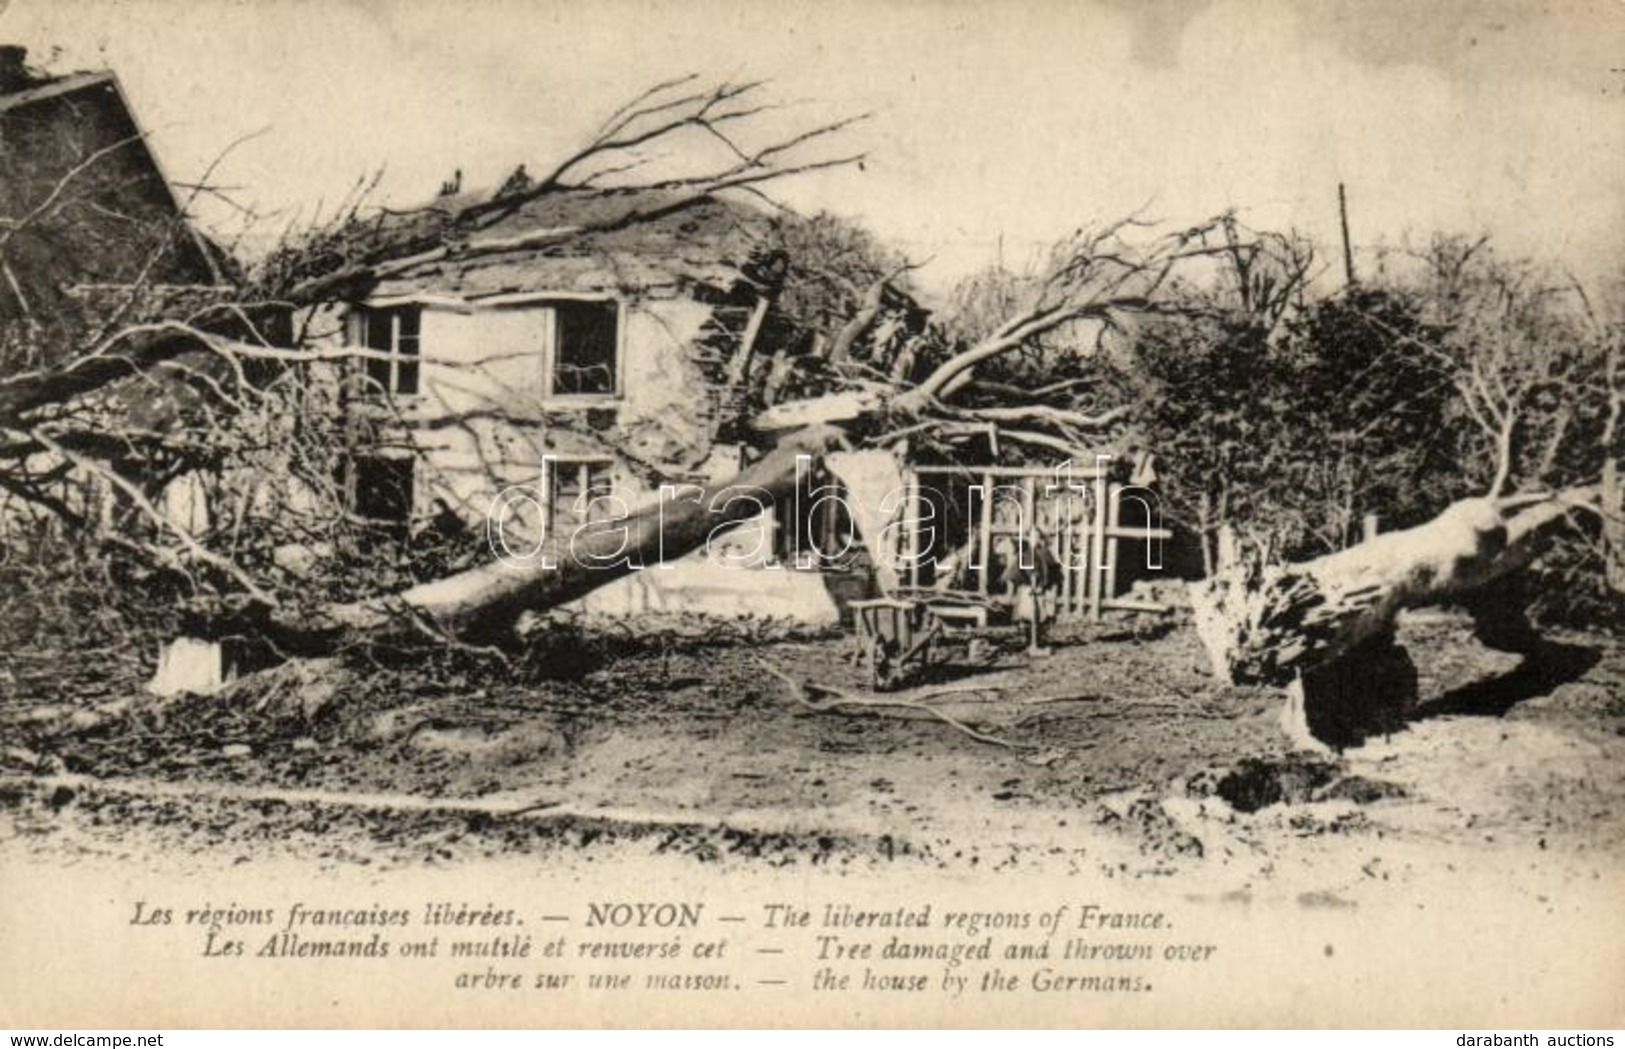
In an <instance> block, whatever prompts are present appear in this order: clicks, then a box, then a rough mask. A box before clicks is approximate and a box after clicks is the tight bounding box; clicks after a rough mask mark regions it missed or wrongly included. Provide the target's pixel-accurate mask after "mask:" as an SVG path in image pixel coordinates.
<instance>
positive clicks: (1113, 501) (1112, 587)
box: [1103, 484, 1149, 601]
mask: <svg viewBox="0 0 1625 1049" xmlns="http://www.w3.org/2000/svg"><path fill="white" fill-rule="evenodd" d="M1122 490H1123V486H1122V485H1120V484H1112V485H1110V486H1109V487H1108V488H1107V489H1106V580H1105V585H1104V587H1103V589H1104V590H1105V592H1106V593H1105V600H1106V601H1110V600H1111V599H1112V598H1114V597H1116V596H1117V544H1118V542H1119V540H1118V538H1117V535H1116V532H1117V529H1118V526H1119V525H1120V524H1121V523H1122V522H1121V521H1120V520H1119V516H1120V511H1121V509H1122V508H1121V506H1120V505H1119V503H1120V500H1119V499H1118V498H1117V496H1118V493H1119V492H1121V491H1122ZM1148 523H1149V522H1148Z"/></svg>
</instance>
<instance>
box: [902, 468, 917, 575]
mask: <svg viewBox="0 0 1625 1049" xmlns="http://www.w3.org/2000/svg"><path fill="white" fill-rule="evenodd" d="M903 490H904V492H905V495H904V497H903V556H904V557H905V558H907V559H908V585H909V586H911V587H918V586H919V585H920V477H919V475H918V474H916V473H915V472H914V471H913V470H910V469H904V470H903Z"/></svg>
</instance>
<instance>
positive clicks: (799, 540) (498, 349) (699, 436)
mask: <svg viewBox="0 0 1625 1049" xmlns="http://www.w3.org/2000/svg"><path fill="white" fill-rule="evenodd" d="M522 177H523V174H522V169H521V172H519V173H516V176H515V178H516V179H518V178H522ZM457 188H458V186H457V184H456V183H455V182H454V183H452V184H448V186H447V187H446V189H447V191H448V193H447V195H446V196H445V197H444V198H443V199H442V200H441V201H439V202H437V203H436V204H435V205H431V206H430V207H429V208H426V209H423V210H421V211H418V212H411V213H407V214H406V215H405V216H404V217H401V218H397V220H396V221H402V222H406V223H412V222H433V221H435V215H436V213H437V212H444V213H464V214H466V212H467V199H466V198H461V197H460V195H459V194H458V193H457V192H456V190H457ZM502 199H503V198H502V194H501V193H500V192H499V193H498V194H497V195H496V197H495V198H494V199H493V200H492V201H491V205H492V206H493V211H492V218H491V219H490V220H489V221H488V222H486V223H485V224H484V225H483V226H482V227H481V229H480V236H481V238H482V241H485V242H491V241H493V240H494V241H495V242H496V243H498V244H508V245H511V248H510V249H509V250H498V251H493V252H488V253H482V254H480V255H478V256H475V257H462V258H457V259H455V260H447V259H446V258H444V257H443V256H439V255H435V256H431V257H429V258H426V259H424V260H423V261H421V262H418V263H413V264H410V265H407V266H404V267H400V268H398V269H396V270H395V271H394V272H392V273H391V274H390V275H389V276H388V277H387V278H385V279H384V280H382V281H380V282H379V283H377V285H376V286H375V287H373V288H372V289H371V291H370V294H369V295H368V296H367V298H366V299H365V300H364V301H361V302H356V303H353V304H351V305H350V307H349V308H348V309H347V311H346V313H345V316H344V318H343V323H342V331H343V341H344V343H345V344H346V345H347V346H348V347H349V349H350V350H351V351H353V352H354V353H355V354H356V355H357V356H358V359H357V360H356V361H355V362H354V367H353V368H352V371H351V374H350V375H349V377H348V379H347V382H346V385H345V391H344V412H345V416H346V419H347V427H348V435H347V443H348V448H349V463H348V479H347V494H348V498H349V499H350V503H351V508H352V510H353V512H354V513H355V514H356V515H358V516H359V517H361V518H363V519H366V520H368V521H371V522H374V523H376V524H377V525H378V526H380V527H383V528H386V529H393V530H394V532H395V534H397V535H403V536H407V537H412V536H419V535H424V534H443V533H444V532H445V531H446V530H448V529H449V530H453V531H457V532H460V533H461V534H462V535H463V536H464V537H465V538H464V540H463V542H464V544H465V545H467V544H468V543H469V541H470V540H472V541H473V542H476V543H486V544H492V543H495V544H497V545H494V546H488V552H489V553H490V554H498V555H504V556H510V557H511V556H516V555H517V556H520V557H522V556H523V555H524V554H525V553H526V551H528V550H532V549H536V548H538V547H539V544H540V543H541V542H542V541H543V540H545V539H547V538H548V537H549V536H559V535H569V534H571V533H572V532H573V530H575V529H578V528H582V527H583V526H590V525H592V524H593V523H594V522H596V521H602V520H606V519H607V520H614V519H618V518H621V517H625V516H626V515H629V514H633V513H636V512H638V511H639V510H642V509H644V508H646V507H648V506H650V505H651V504H652V503H655V502H656V501H658V500H659V499H661V498H662V495H661V493H662V489H663V488H665V490H666V491H667V492H668V494H669V493H671V492H672V491H673V490H674V489H677V488H680V487H681V486H684V485H707V484H718V483H721V482H723V481H725V480H727V479H729V478H732V477H733V476H735V475H736V474H738V473H739V472H740V470H741V469H742V468H743V467H744V466H745V465H746V464H747V462H748V461H749V459H750V457H751V455H752V451H751V448H750V446H749V445H748V444H747V443H746V442H745V441H744V440H743V439H742V438H743V436H744V430H743V428H744V426H745V416H746V415H747V414H748V413H749V411H750V410H751V409H750V408H748V407H747V405H752V404H754V405H758V406H759V405H762V404H766V405H772V404H773V403H774V402H775V399H777V398H779V397H780V395H783V394H785V393H786V387H787V385H788V384H787V382H786V380H785V377H786V376H787V375H790V374H792V373H798V374H802V375H805V374H807V373H809V372H816V371H817V370H818V368H819V367H824V366H828V365H829V364H830V362H831V361H835V362H838V363H841V364H847V365H855V366H856V367H857V368H858V370H859V371H860V372H861V368H862V367H863V366H865V364H866V363H867V362H866V361H864V360H858V359H856V358H859V357H863V356H864V355H866V354H867V355H870V360H871V361H872V362H884V363H885V367H886V368H888V369H889V370H890V372H891V378H892V379H894V380H906V379H908V378H909V377H910V374H909V373H908V371H907V370H908V369H909V368H911V367H917V366H919V365H920V364H921V363H923V362H917V361H915V360H914V359H913V354H914V352H915V351H914V348H912V346H911V340H912V339H914V338H915V337H916V336H918V335H919V334H920V333H921V332H922V331H923V330H924V328H925V323H926V317H927V314H926V311H924V310H923V309H921V308H920V307H919V306H918V305H917V304H915V303H914V302H913V301H912V300H911V299H909V298H908V297H907V296H906V295H904V294H902V293H900V292H898V291H897V290H896V289H895V288H894V287H891V286H890V284H889V283H882V284H877V285H876V298H875V299H874V301H873V306H874V309H873V314H874V315H873V316H868V317H865V318H864V319H863V331H862V333H861V341H862V343H863V344H862V345H855V344H854V338H853V337H852V335H851V332H850V331H843V332H842V333H838V334H837V335H836V336H835V337H833V338H825V339H822V340H820V339H816V338H811V337H809V335H808V332H807V330H806V328H805V327H804V326H802V324H800V323H798V321H800V320H801V318H797V317H795V316H794V315H793V311H791V310H788V309H783V308H781V301H780V300H781V297H782V295H783V292H784V283H785V274H786V271H787V269H789V268H790V262H789V259H788V258H787V256H786V252H785V250H784V244H785V242H786V238H785V237H784V236H783V235H782V234H783V233H784V229H783V225H782V224H783V223H785V222H788V221H792V220H785V219H782V218H778V217H776V216H769V215H767V214H766V213H764V212H763V211H762V210H761V209H759V208H758V207H756V206H753V205H749V204H744V203H740V202H735V201H730V200H725V199H720V198H716V197H712V198H707V199H705V200H703V201H700V202H698V203H692V202H690V203H687V204H685V205H684V206H683V207H681V208H676V209H671V210H669V211H668V208H667V205H668V203H669V202H670V200H672V199H674V198H672V197H671V195H670V194H669V193H664V192H662V191H659V190H624V191H616V190H591V191H585V190H576V191H572V190H565V191H561V192H557V193H549V194H546V195H543V196H540V197H536V198H531V199H524V200H522V201H519V202H515V203H514V204H513V205H511V206H509V207H503V206H502ZM793 221H800V220H793ZM558 230H582V231H583V232H580V233H578V234H576V235H572V236H570V237H567V238H556V237H549V236H547V235H546V234H548V233H549V232H550V231H558ZM882 291H883V292H884V294H880V292H882ZM862 312H863V311H861V310H860V313H862ZM848 329H851V325H848ZM880 340H893V341H894V342H896V343H897V345H892V346H890V347H887V348H886V349H884V350H879V349H877V348H876V347H875V346H871V345H868V344H869V343H874V342H878V341H880ZM899 346H901V349H899ZM792 381H793V380H792ZM789 392H790V393H793V392H794V391H789ZM969 436H970V437H971V438H972V439H971V440H970V441H969V442H968V443H966V442H960V443H959V444H958V446H957V447H956V449H955V450H954V451H953V452H951V453H949V454H947V455H946V456H945V455H943V454H941V449H940V448H938V449H936V450H933V451H924V452H923V454H922V453H921V452H917V451H916V449H914V448H913V447H912V446H911V445H910V443H909V442H908V441H907V440H902V441H899V442H895V443H894V444H893V445H892V446H888V447H885V448H876V449H871V450H865V451H837V452H833V453H830V454H827V455H825V456H823V457H822V459H821V460H820V461H819V462H817V463H809V469H808V471H807V476H806V478H805V481H804V483H802V484H801V485H799V490H798V494H797V497H796V498H794V499H792V500H780V501H779V502H778V503H777V504H774V505H771V506H769V507H766V508H765V512H764V513H762V514H761V515H760V516H759V517H757V518H755V519H753V520H751V521H749V522H747V523H745V524H743V525H740V526H737V527H735V528H733V529H732V530H731V531H727V533H726V534H725V535H723V534H722V533H721V532H719V534H718V535H717V536H715V537H713V541H712V542H711V543H709V544H708V545H707V547H706V548H705V549H702V550H700V551H697V552H696V553H694V554H691V555H689V556H687V557H685V558H681V559H677V560H674V561H673V562H670V563H664V564H649V565H647V566H645V567H644V570H642V571H636V572H633V573H631V574H630V575H628V576H627V577H625V578H623V579H620V580H618V581H616V582H614V583H612V584H610V585H608V586H605V587H603V588H601V589H599V590H597V591H595V592H593V593H591V594H589V595H588V596H587V597H586V598H585V600H584V602H583V603H584V605H585V607H586V609H587V610H588V611H589V612H601V613H605V614H614V615H634V614H641V613H646V612H703V613H708V614H715V615H722V616H735V615H741V614H751V615H760V616H766V617H790V618H795V619H798V620H803V621H808V622H813V623H829V622H833V621H835V620H836V618H837V617H838V616H841V615H842V614H843V613H844V612H845V611H846V605H847V604H848V603H849V601H850V600H852V599H856V598H861V597H872V596H875V595H876V593H877V592H886V593H892V592H896V591H898V590H899V589H913V590H917V591H931V592H934V593H936V594H939V595H942V596H943V599H944V600H947V601H950V602H952V601H955V600H957V601H959V602H961V603H962V604H963V605H965V606H967V607H982V608H985V607H986V606H987V604H988V603H989V600H990V599H997V598H998V597H999V596H1000V595H1001V594H1003V593H1005V592H1006V591H1008V589H1009V585H1010V584H1009V581H1008V579H1005V578H1001V574H1000V571H999V569H998V565H999V563H1000V562H1001V560H1003V561H1008V559H1009V558H1010V557H1011V556H1012V552H1013V551H1016V550H1018V549H1019V550H1030V549H1031V548H1032V547H1034V546H1035V545H1037V544H1039V543H1042V544H1044V545H1045V546H1046V548H1047V549H1048V550H1049V551H1050V552H1051V553H1052V554H1053V555H1054V556H1055V557H1056V558H1058V559H1060V561H1061V562H1062V563H1063V564H1065V565H1066V566H1067V568H1066V570H1065V571H1064V572H1062V573H1061V574H1060V576H1059V577H1058V578H1057V579H1056V580H1055V581H1054V587H1055V589H1056V592H1057V597H1058V599H1059V611H1060V613H1061V614H1063V615H1096V616H1098V615H1099V614H1100V613H1101V612H1102V610H1103V609H1105V608H1110V607H1134V603H1133V602H1132V601H1129V600H1127V599H1126V598H1125V597H1124V596H1123V595H1122V593H1121V592H1122V591H1123V590H1125V589H1126V588H1127V584H1128V580H1127V579H1119V578H1118V575H1117V572H1116V565H1117V563H1118V561H1119V560H1120V557H1121V555H1122V553H1123V550H1120V547H1123V548H1125V549H1127V548H1129V547H1130V545H1131V544H1132V549H1133V550H1135V551H1136V552H1140V551H1144V550H1145V549H1146V544H1147V543H1148V542H1149V541H1151V540H1153V539H1159V540H1160V539H1161V538H1163V537H1165V535H1166V533H1165V532H1163V531H1162V530H1161V528H1160V527H1157V526H1158V525H1159V524H1160V521H1156V520H1153V516H1154V514H1153V509H1152V507H1151V506H1150V504H1149V503H1148V502H1147V500H1146V499H1145V498H1143V497H1140V498H1136V497H1132V496H1131V497H1129V498H1127V499H1124V498H1122V497H1121V496H1120V493H1121V492H1122V491H1123V485H1122V484H1121V483H1120V482H1121V481H1125V480H1128V478H1126V477H1121V478H1119V477H1116V476H1115V475H1109V472H1108V470H1107V469H1106V468H1104V467H1100V466H1097V465H1094V464H1085V463H1079V464H1077V465H1075V466H1074V467H1073V468H1072V469H1071V470H1070V471H1069V479H1068V482H1067V483H1068V484H1071V485H1074V486H1076V485H1082V486H1083V487H1084V489H1085V490H1083V491H1081V492H1080V491H1078V490H1076V489H1075V488H1064V487H1063V489H1062V490H1060V491H1056V490H1054V489H1055V481H1056V478H1055V476H1054V475H1053V472H1052V471H1050V470H1049V469H1048V468H1047V467H1045V466H1040V465H1036V464H1023V463H1021V462H1020V461H1011V460H1010V458H1009V456H1008V454H1005V455H1003V456H1002V457H1001V449H1000V447H999V442H998V435H997V433H996V432H994V433H991V438H990V439H983V438H982V436H981V435H980V432H978V433H977V434H971V435H969ZM831 497H833V498H831ZM1125 510H1126V516H1125ZM810 553H816V554H817V555H819V556H812V557H809V556H808V555H809V554H810ZM831 553H838V554H841V555H843V556H836V557H831V556H829V555H830V554H831ZM845 555H851V556H845ZM944 565H949V566H953V569H954V570H953V572H952V573H951V574H950V572H949V571H948V570H947V569H944V568H943V567H942V566H944ZM976 618H978V619H980V620H981V621H984V622H985V619H986V616H985V613H977V616H976Z"/></svg>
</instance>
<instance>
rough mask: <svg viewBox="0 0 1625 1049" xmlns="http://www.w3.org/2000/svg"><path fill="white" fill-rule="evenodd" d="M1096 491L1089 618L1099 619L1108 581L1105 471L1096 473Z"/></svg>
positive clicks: (1090, 560)
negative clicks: (1105, 571)
mask: <svg viewBox="0 0 1625 1049" xmlns="http://www.w3.org/2000/svg"><path fill="white" fill-rule="evenodd" d="M1094 492H1095V505H1094V522H1093V523H1092V524H1091V526H1090V529H1089V580H1088V586H1089V618H1091V619H1099V618H1100V610H1101V601H1102V597H1103V595H1102V594H1101V590H1102V589H1104V584H1105V581H1106V580H1105V573H1104V572H1103V571H1102V569H1103V567H1104V566H1105V563H1106V504H1107V503H1108V502H1109V501H1110V500H1108V499H1107V487H1106V475H1105V473H1104V472H1102V473H1100V474H1098V475H1096V477H1095V487H1094Z"/></svg>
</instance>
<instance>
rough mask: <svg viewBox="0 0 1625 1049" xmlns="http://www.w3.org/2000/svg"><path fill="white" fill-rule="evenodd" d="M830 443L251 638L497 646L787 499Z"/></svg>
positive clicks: (786, 448) (797, 443) (315, 643)
mask: <svg viewBox="0 0 1625 1049" xmlns="http://www.w3.org/2000/svg"><path fill="white" fill-rule="evenodd" d="M835 437H836V435H835V434H834V433H833V432H832V431H829V430H827V429H818V430H811V429H810V430H805V431H802V432H799V433H796V434H794V435H793V436H792V438H790V439H787V440H785V441H783V442H781V443H780V444H779V446H778V447H776V448H775V449H774V450H773V451H772V452H770V453H769V454H768V455H766V456H764V457H763V458H762V459H761V460H760V461H758V462H757V463H755V464H754V465H752V466H750V467H749V468H747V469H746V470H744V471H743V472H741V473H740V474H738V475H737V476H735V477H734V478H733V479H732V480H730V481H728V482H727V483H725V484H721V485H713V486H706V487H701V486H694V487H692V488H688V489H683V490H680V491H678V492H677V493H676V494H675V495H674V497H672V498H669V499H662V500H661V501H660V502H659V503H657V504H656V505H653V506H650V507H648V508H646V509H644V510H641V511H639V512H637V513H634V514H631V515H629V516H627V517H626V518H624V519H620V520H613V521H602V522H598V523H597V524H595V525H589V526H585V527H583V528H582V529H581V530H579V531H578V532H576V533H574V534H571V535H558V536H553V537H550V538H548V539H547V540H546V541H545V542H544V543H542V544H541V545H540V546H539V547H538V548H537V549H536V550H535V551H525V554H526V556H525V557H524V558H523V559H522V560H516V559H513V558H508V559H499V560H496V561H492V562H490V563H488V564H483V565H480V566H478V567H476V568H471V569H469V570H467V571H464V572H459V573H457V574H455V575H451V576H447V577H446V578H444V579H437V580H434V581H432V582H428V583H423V584H421V585H418V586H414V587H411V588H410V589H407V590H404V591H401V592H400V593H397V594H390V595H387V596H384V597H379V598H373V599H369V600H364V601H357V602H353V603H349V604H342V605H331V606H328V607H326V608H324V609H321V610H319V611H318V613H317V614H316V615H315V616H309V615H305V614H300V613H297V612H293V611H288V610H280V609H279V610H267V611H264V612H262V613H261V615H262V616H263V622H262V623H261V624H259V626H260V630H261V631H262V632H263V634H264V636H266V637H267V638H268V639H269V640H270V641H271V642H272V644H273V645H275V646H276V647H278V648H280V649H282V650H283V651H284V652H286V653H289V654H295V655H303V656H308V655H321V654H325V653H329V652H332V651H333V650H334V649H336V648H337V647H339V646H340V645H342V644H344V643H346V642H347V641H352V640H375V639H384V638H388V637H396V636H402V635H406V634H410V633H412V632H418V633H420V634H421V633H428V634H429V635H431V636H437V637H441V638H445V639H449V640H454V641H457V642H462V643H468V644H489V643H492V642H498V641H501V640H504V639H505V638H507V637H508V636H509V635H510V631H511V630H512V628H513V626H514V624H515V622H516V621H517V620H518V618H519V616H520V615H521V614H523V613H524V612H527V611H531V610H541V609H548V608H555V607H557V606H559V605H562V604H566V603H568V602H570V601H573V600H576V599H577V598H580V597H583V596H585V595H587V594H589V593H591V592H592V591H594V590H596V589H598V588H599V587H601V586H604V585H605V584H607V583H610V582H612V581H614V580H616V579H619V578H621V577H622V576H625V575H628V574H630V573H632V572H635V571H638V570H639V569H640V568H643V567H647V566H650V565H655V564H659V563H661V562H663V561H670V560H674V559H676V558H679V557H682V556H684V555H686V554H689V553H692V552H693V551H695V550H698V549H700V548H702V547H703V546H705V544H706V542H707V541H708V540H709V539H710V537H711V536H712V535H713V534H714V533H715V532H717V530H718V529H726V528H728V527H731V526H733V525H736V524H739V523H741V522H743V521H747V520H750V519H751V518H753V517H756V516H758V515H760V514H761V513H762V512H763V511H764V510H766V509H768V508H770V507H771V506H772V505H774V504H775V503H776V502H779V501H781V500H784V499H787V498H789V497H790V496H791V494H792V493H793V492H794V491H795V486H796V483H797V472H796V459H797V456H800V455H814V456H817V455H820V454H822V452H823V450H824V449H825V448H826V447H827V446H828V445H829V444H830V442H831V441H832V440H834V439H835Z"/></svg>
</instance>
